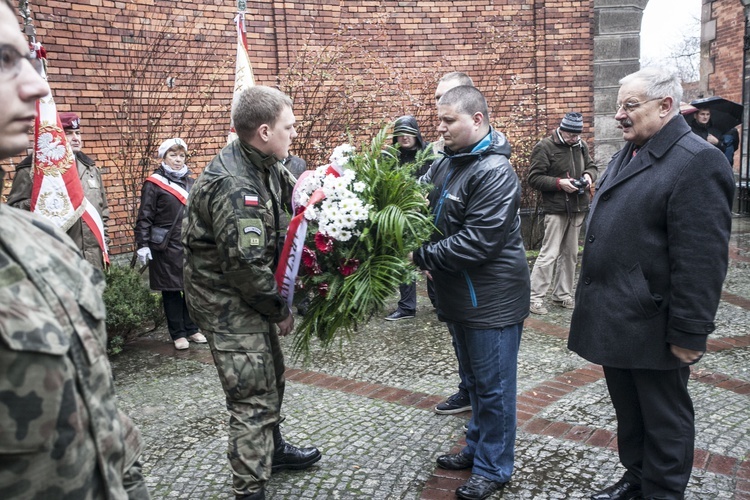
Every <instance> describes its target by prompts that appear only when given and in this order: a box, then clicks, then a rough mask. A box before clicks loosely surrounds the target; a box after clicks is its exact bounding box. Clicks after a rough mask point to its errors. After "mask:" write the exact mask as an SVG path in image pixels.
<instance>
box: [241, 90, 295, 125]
mask: <svg viewBox="0 0 750 500" xmlns="http://www.w3.org/2000/svg"><path fill="white" fill-rule="evenodd" d="M285 107H288V108H291V107H292V100H291V99H290V98H289V96H287V95H286V94H285V93H283V92H282V91H280V90H278V89H275V88H272V87H266V86H263V85H255V86H253V87H250V88H248V89H246V90H244V91H243V92H242V93H241V94H240V97H239V99H237V102H236V103H235V105H234V108H233V109H232V121H233V122H234V128H235V130H236V131H237V134H238V135H240V134H241V135H246V134H252V133H253V132H255V131H256V130H257V129H258V127H260V126H261V125H263V124H266V125H268V126H269V127H273V126H274V125H275V124H276V120H277V119H278V118H279V115H281V112H282V111H283V110H284V108H285Z"/></svg>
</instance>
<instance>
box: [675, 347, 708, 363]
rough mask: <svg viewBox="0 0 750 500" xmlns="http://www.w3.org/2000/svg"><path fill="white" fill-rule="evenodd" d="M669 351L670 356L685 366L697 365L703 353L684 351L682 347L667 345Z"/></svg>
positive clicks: (690, 350)
mask: <svg viewBox="0 0 750 500" xmlns="http://www.w3.org/2000/svg"><path fill="white" fill-rule="evenodd" d="M669 349H670V350H671V351H672V354H674V356H675V357H676V358H677V359H679V360H680V361H682V362H683V363H685V364H688V365H691V364H693V363H697V362H698V360H700V359H701V358H702V357H703V354H704V352H705V351H693V350H692V349H685V348H684V347H680V346H676V345H674V344H669Z"/></svg>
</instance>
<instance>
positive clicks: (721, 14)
mask: <svg viewBox="0 0 750 500" xmlns="http://www.w3.org/2000/svg"><path fill="white" fill-rule="evenodd" d="M743 10H744V9H743V7H742V4H741V3H740V2H739V0H715V1H714V2H712V4H711V19H715V20H716V38H715V39H714V41H713V42H712V43H711V47H710V54H709V56H710V57H712V58H713V60H714V72H713V73H712V74H711V75H709V77H708V88H709V95H720V96H721V97H724V98H726V99H730V100H732V101H735V102H740V103H741V102H742V67H743V64H744V63H743V60H742V56H743V51H742V43H743V38H744V36H745V16H744V12H743Z"/></svg>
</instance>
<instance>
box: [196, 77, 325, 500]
mask: <svg viewBox="0 0 750 500" xmlns="http://www.w3.org/2000/svg"><path fill="white" fill-rule="evenodd" d="M232 120H233V122H234V126H235V129H236V130H237V136H238V139H237V140H235V141H233V142H232V143H230V144H229V145H227V146H226V147H225V148H224V149H222V150H221V152H220V153H219V154H218V155H217V156H216V157H215V158H214V159H213V160H212V161H211V162H210V163H209V164H208V166H207V167H206V169H205V170H204V171H203V174H202V175H201V176H200V178H199V179H198V180H197V181H196V182H195V185H194V186H193V191H192V193H193V195H192V196H191V197H190V199H189V201H188V215H187V220H186V222H185V224H184V226H183V227H184V229H183V244H184V246H185V295H186V298H187V303H188V309H189V310H190V316H191V318H193V320H194V321H195V322H196V323H197V324H198V326H199V327H200V328H201V330H202V331H203V332H204V334H205V335H206V337H207V338H208V343H209V346H210V347H211V354H212V355H213V358H214V364H215V365H216V370H217V371H218V373H219V379H220V380H221V384H222V387H223V388H224V392H225V394H226V398H227V409H228V410H229V415H230V418H229V449H228V453H227V454H228V458H229V464H230V466H231V467H232V472H233V490H234V494H235V496H236V497H237V498H238V499H243V500H262V499H264V498H265V489H264V488H265V484H266V482H267V481H268V479H269V478H270V476H271V473H272V472H276V471H279V470H283V469H297V470H300V469H306V468H308V467H310V466H311V465H312V464H314V463H315V462H317V461H318V460H320V457H321V454H320V452H319V451H318V450H317V449H316V448H297V447H295V446H292V445H290V444H288V443H286V442H285V441H284V439H283V438H282V437H281V430H280V428H279V424H280V423H281V420H282V418H281V416H280V415H281V403H282V400H283V397H284V357H283V355H282V352H281V346H280V345H279V337H278V336H279V335H282V336H283V335H287V334H288V333H289V332H291V331H292V328H293V326H294V317H293V316H292V314H291V311H290V310H289V307H288V306H287V304H286V301H285V300H284V299H283V298H282V297H281V296H280V295H279V291H278V289H277V286H276V281H275V279H274V271H275V269H276V265H277V263H278V258H279V253H280V252H281V247H282V245H283V234H282V233H281V231H282V230H283V229H284V228H282V227H280V226H281V225H280V223H279V220H280V217H281V215H282V211H283V210H284V207H289V208H290V209H291V193H292V188H293V187H294V182H295V180H294V178H293V176H292V175H291V174H290V173H289V171H288V170H286V169H285V168H283V166H282V165H281V160H283V159H284V158H286V157H287V156H288V155H289V146H290V145H291V144H292V140H293V139H294V138H295V137H297V132H296V131H295V129H294V123H295V118H294V113H293V112H292V101H291V99H289V97H287V96H286V95H284V94H283V93H282V92H280V91H278V90H276V89H273V88H270V87H263V86H255V87H251V88H249V89H247V90H245V91H244V92H243V93H242V94H241V97H240V98H239V100H238V102H237V104H236V106H235V107H234V109H233V111H232ZM277 328H278V333H277Z"/></svg>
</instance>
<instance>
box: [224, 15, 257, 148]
mask: <svg viewBox="0 0 750 500" xmlns="http://www.w3.org/2000/svg"><path fill="white" fill-rule="evenodd" d="M246 11H247V0H237V16H236V17H235V18H234V23H235V29H236V31H237V60H236V62H235V73H234V92H233V94H232V109H234V104H235V103H236V102H237V99H238V98H239V95H240V94H241V93H242V91H243V90H245V89H246V88H248V87H252V86H253V85H255V77H254V76H253V67H252V65H251V64H250V56H249V55H248V53H247V26H246V25H245V13H246ZM235 139H237V134H236V132H235V130H234V123H233V122H232V120H231V118H230V120H229V136H228V137H227V141H228V142H232V141H234V140H235Z"/></svg>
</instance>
